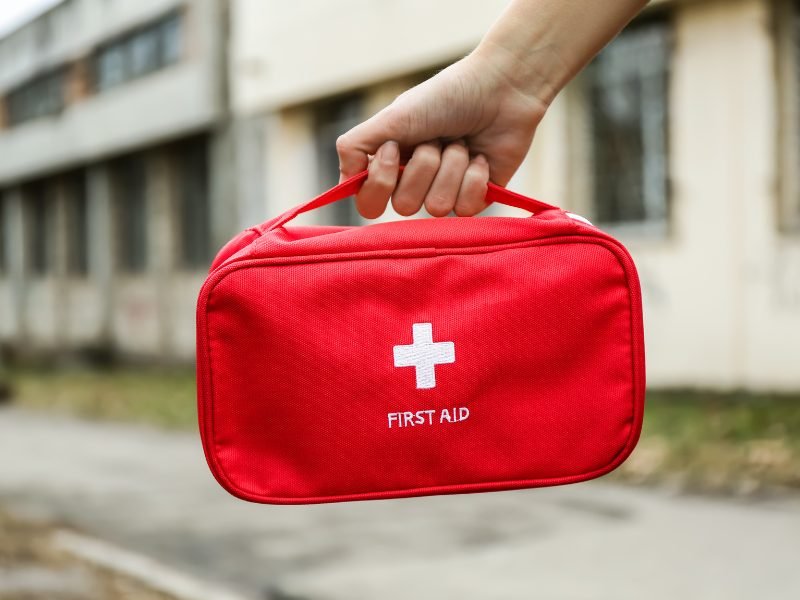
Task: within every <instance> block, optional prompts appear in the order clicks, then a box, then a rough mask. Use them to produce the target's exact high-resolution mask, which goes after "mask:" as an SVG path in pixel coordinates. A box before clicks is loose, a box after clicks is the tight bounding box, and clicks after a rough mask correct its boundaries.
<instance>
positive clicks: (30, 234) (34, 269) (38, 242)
mask: <svg viewBox="0 0 800 600" xmlns="http://www.w3.org/2000/svg"><path fill="white" fill-rule="evenodd" d="M50 200H51V195H50V186H49V185H47V183H46V182H45V181H36V182H34V183H29V184H27V185H26V186H25V187H24V188H23V202H24V205H25V214H26V221H27V223H26V225H27V227H26V233H27V238H28V239H27V249H28V270H29V272H30V273H32V274H33V275H38V276H43V275H47V274H48V273H49V272H50V271H51V269H52V266H53V256H52V250H53V220H52V219H53V216H54V215H53V212H52V210H51V208H52V203H51V202H50Z"/></svg>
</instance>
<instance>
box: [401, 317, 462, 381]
mask: <svg viewBox="0 0 800 600" xmlns="http://www.w3.org/2000/svg"><path fill="white" fill-rule="evenodd" d="M411 331H412V336H413V339H414V343H413V344H411V345H409V346H395V347H394V366H395V367H415V368H416V370H417V371H416V374H417V389H429V388H433V387H436V371H435V366H436V365H441V364H446V363H453V362H455V361H456V349H455V344H453V342H434V341H433V325H431V324H430V323H414V324H413V325H412V326H411Z"/></svg>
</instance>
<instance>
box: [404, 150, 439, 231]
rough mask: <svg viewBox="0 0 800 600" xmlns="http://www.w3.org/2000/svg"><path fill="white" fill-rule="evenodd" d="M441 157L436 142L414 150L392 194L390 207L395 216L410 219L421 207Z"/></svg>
mask: <svg viewBox="0 0 800 600" xmlns="http://www.w3.org/2000/svg"><path fill="white" fill-rule="evenodd" d="M441 155H442V147H441V144H440V143H438V142H427V143H424V144H420V145H419V146H417V147H416V148H414V153H413V154H412V156H411V159H410V160H409V161H408V164H407V165H406V168H405V170H404V171H403V175H402V176H401V177H400V183H399V184H398V186H397V189H396V190H395V192H394V194H392V207H393V208H394V210H395V212H396V213H397V214H399V215H403V216H404V217H410V216H411V215H413V214H415V213H416V212H417V211H418V210H419V209H420V208H421V207H422V203H423V202H424V201H425V196H426V195H427V194H428V190H429V189H430V187H431V184H432V183H433V179H434V177H436V172H437V171H438V170H439V165H440V164H441V162H442V156H441Z"/></svg>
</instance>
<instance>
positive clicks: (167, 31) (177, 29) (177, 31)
mask: <svg viewBox="0 0 800 600" xmlns="http://www.w3.org/2000/svg"><path fill="white" fill-rule="evenodd" d="M160 29H161V60H162V64H164V65H168V64H170V63H174V62H177V61H178V60H179V59H180V57H181V47H182V45H183V40H182V36H181V18H180V15H173V16H172V17H170V18H169V19H166V20H165V21H163V22H162V23H161V25H160Z"/></svg>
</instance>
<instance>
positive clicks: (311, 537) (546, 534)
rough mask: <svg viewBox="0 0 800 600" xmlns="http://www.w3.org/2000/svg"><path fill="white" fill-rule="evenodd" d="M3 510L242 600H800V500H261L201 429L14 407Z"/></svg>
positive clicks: (0, 426)
mask: <svg viewBox="0 0 800 600" xmlns="http://www.w3.org/2000/svg"><path fill="white" fill-rule="evenodd" d="M0 504H1V505H2V506H4V507H6V508H7V509H8V510H10V511H12V513H13V514H16V515H20V516H23V517H25V518H31V519H37V520H42V519H44V520H49V521H55V522H58V523H61V524H64V525H66V526H69V527H72V528H75V529H77V530H79V531H80V532H82V534H83V535H86V536H91V537H93V538H97V539H99V540H103V541H104V542H107V543H108V544H111V545H113V546H114V547H119V548H123V549H125V550H126V551H130V552H135V553H141V554H142V555H144V556H146V557H149V558H148V560H151V561H155V562H157V563H158V564H159V565H163V566H164V567H165V568H168V569H171V570H173V571H175V572H179V573H182V574H185V575H186V576H187V577H192V578H196V579H197V581H199V582H207V583H208V584H209V585H214V586H221V587H220V588H219V589H223V588H224V589H226V590H231V591H233V592H235V593H236V594H238V596H237V597H241V598H252V599H257V598H259V599H262V600H264V599H266V600H339V599H341V600H345V599H346V600H361V599H365V600H366V599H369V600H373V599H376V598H380V599H382V600H394V599H400V598H403V599H407V598H415V599H422V598H436V599H437V600H440V599H449V598H454V599H455V598H457V599H459V600H469V599H473V598H474V599H476V600H477V599H481V600H483V599H486V598H492V599H498V600H506V599H507V600H516V599H526V600H527V599H539V598H541V599H546V600H562V599H563V600H606V599H608V600H626V599H636V600H641V599H642V598H646V599H648V600H660V599H669V600H674V599H676V598H680V599H682V600H692V599H698V600H699V599H702V600H716V599H720V600H723V599H724V600H739V599H742V600H745V599H747V600H750V599H763V598H769V599H770V600H783V599H786V600H789V599H791V600H796V599H797V598H800V496H795V497H784V498H781V499H772V500H752V499H751V500H734V499H724V498H704V497H696V496H688V495H682V494H679V493H671V492H669V491H666V490H658V489H642V488H632V487H625V486H621V485H617V484H612V483H607V482H604V481H602V480H601V481H598V482H588V483H585V484H577V485H572V486H566V487H560V488H550V489H540V490H526V491H519V492H501V493H493V494H473V495H463V496H443V497H432V498H415V499H404V500H386V501H374V502H359V503H349V504H330V505H318V506H285V507H276V506H262V505H255V504H248V503H246V502H242V501H240V500H237V499H235V498H233V497H231V496H229V495H228V494H227V493H226V492H225V491H224V490H222V489H221V488H219V487H218V485H217V484H216V482H215V481H214V480H213V478H212V476H211V474H210V473H209V472H208V469H207V467H206V465H205V460H204V458H203V454H202V451H201V448H200V442H199V439H198V437H197V435H196V434H194V433H191V432H187V433H175V432H166V431H161V430H156V429H150V428H147V427H143V426H134V425H123V424H108V423H92V422H85V421H80V420H76V419H71V418H67V417H58V416H53V415H48V414H42V413H31V412H25V411H23V410H20V409H16V408H4V409H2V410H0ZM155 562H154V563H153V564H155ZM209 589H210V588H209Z"/></svg>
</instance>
